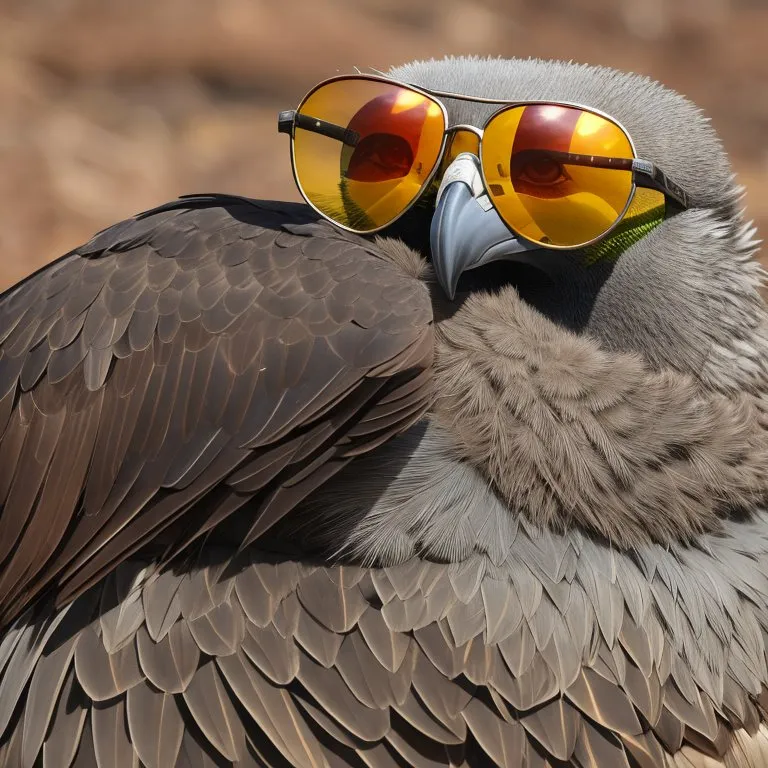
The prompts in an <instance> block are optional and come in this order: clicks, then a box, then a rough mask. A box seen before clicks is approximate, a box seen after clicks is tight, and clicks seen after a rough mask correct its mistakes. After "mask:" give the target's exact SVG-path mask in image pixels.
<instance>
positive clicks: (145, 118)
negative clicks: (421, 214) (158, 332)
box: [0, 0, 768, 288]
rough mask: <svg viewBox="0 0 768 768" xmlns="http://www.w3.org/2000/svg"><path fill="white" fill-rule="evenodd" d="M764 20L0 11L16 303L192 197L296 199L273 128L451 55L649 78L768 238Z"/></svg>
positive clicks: (208, 8) (419, 8)
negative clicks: (573, 64)
mask: <svg viewBox="0 0 768 768" xmlns="http://www.w3.org/2000/svg"><path fill="white" fill-rule="evenodd" d="M767 51H768V0H486V1H485V2H480V0H439V1H438V2H420V1H419V0H284V1H282V2H278V1H277V0H0V288H4V287H6V286H8V285H10V284H11V283H12V282H14V281H16V280H18V279H20V278H21V277H23V276H24V275H26V274H28V273H29V272H31V271H32V270H34V269H35V268H37V267H39V266H40V265H41V264H43V263H45V262H46V261H48V260H50V259H53V258H55V257H56V256H58V255H60V254H61V253H63V252H64V251H66V250H68V249H69V248H72V247H74V246H75V245H77V244H78V243H80V242H82V241H83V240H85V239H87V238H88V237H89V236H90V235H91V234H92V233H93V232H94V231H96V230H98V229H100V228H102V227H104V226H106V225H108V224H110V223H112V222H114V221H117V220H119V219H121V218H124V217H126V216H129V215H130V214H132V213H135V212H137V211H141V210H144V209H146V208H149V207H151V206H153V205H155V204H157V203H160V202H163V201H165V200H168V199H171V198H173V197H176V196H177V195H179V194H183V193H188V192H209V191H220V192H225V191H226V192H234V193H239V194H244V195H248V196H252V197H275V198H281V199H298V197H297V193H296V191H295V189H294V186H293V182H292V179H291V174H290V168H289V162H288V146H287V140H286V138H285V136H280V135H278V134H277V133H276V125H275V123H276V120H275V118H276V113H277V111H278V110H280V109H286V108H291V107H293V106H295V104H296V103H297V101H298V99H299V98H300V97H301V95H302V94H303V92H304V91H305V90H306V89H308V88H309V87H310V86H311V85H313V84H314V83H315V82H316V81H318V80H320V79H322V78H324V77H328V76H331V75H333V74H335V73H337V72H349V71H352V68H353V67H354V66H359V67H361V68H362V67H376V68H382V69H383V68H386V67H388V66H390V65H392V64H397V63H400V62H403V61H407V60H409V59H413V58H417V57H418V58H424V57H431V56H435V57H441V56H443V55H445V54H449V53H453V54H465V53H477V54H491V55H505V56H513V55H514V56H541V57H547V58H564V59H574V60H577V61H586V62H590V63H600V64H607V65H611V66H615V67H619V68H622V69H629V70H634V71H638V72H642V73H645V74H648V75H650V76H652V77H654V78H657V79H659V80H661V81H662V82H664V83H666V84H668V85H670V86H671V87H673V88H675V89H677V90H679V91H681V92H682V93H684V94H686V95H687V96H689V97H690V98H691V99H693V100H694V101H696V102H697V103H698V104H699V105H700V106H701V107H703V108H704V110H705V111H706V112H707V113H708V114H709V115H711V117H712V119H713V121H714V124H715V126H716V128H717V129H718V131H719V132H720V135H721V136H722V138H723V141H724V143H725V146H726V148H727V149H728V150H729V152H730V153H731V157H732V160H733V164H734V167H735V169H736V171H737V173H738V175H739V178H740V180H741V183H742V184H744V185H745V186H746V187H747V198H746V205H747V209H748V211H749V213H750V214H751V216H752V217H753V218H754V219H756V221H757V223H758V228H759V229H760V231H761V233H762V234H763V236H765V235H766V233H768V53H767Z"/></svg>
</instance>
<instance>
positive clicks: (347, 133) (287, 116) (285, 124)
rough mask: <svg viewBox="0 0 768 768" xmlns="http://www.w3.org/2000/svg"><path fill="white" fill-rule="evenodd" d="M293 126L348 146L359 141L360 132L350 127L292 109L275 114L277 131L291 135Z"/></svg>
mask: <svg viewBox="0 0 768 768" xmlns="http://www.w3.org/2000/svg"><path fill="white" fill-rule="evenodd" d="M295 128H302V129H303V130H305V131H312V132H313V133H319V134H321V135H322V136H327V137H328V138H330V139H336V140H337V141H340V142H341V143H342V144H346V145H347V146H349V147H356V146H357V144H358V142H359V141H360V134H359V133H358V132H357V131H353V130H352V129H351V128H344V126H341V125H336V124H335V123H329V122H328V121H327V120H320V119H319V118H317V117H310V116H309V115H301V114H299V113H298V112H296V111H295V110H293V109H290V110H287V111H285V112H281V113H280V114H279V115H278V116H277V131H278V133H287V134H289V135H290V136H293V131H294V129H295Z"/></svg>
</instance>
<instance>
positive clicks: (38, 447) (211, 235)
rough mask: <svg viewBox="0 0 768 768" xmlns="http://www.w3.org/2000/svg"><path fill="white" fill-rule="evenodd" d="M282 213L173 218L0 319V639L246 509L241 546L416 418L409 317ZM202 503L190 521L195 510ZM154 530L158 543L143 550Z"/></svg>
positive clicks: (339, 248) (422, 399)
mask: <svg viewBox="0 0 768 768" xmlns="http://www.w3.org/2000/svg"><path fill="white" fill-rule="evenodd" d="M307 220H308V219H307V215H306V212H305V209H303V208H302V207H299V206H291V205H288V204H286V205H280V204H266V203H255V202H250V201H245V200H240V199H236V198H229V199H226V198H224V199H216V198H211V199H207V198H193V199H187V200H184V201H181V202H179V203H175V204H170V205H168V206H165V207H164V208H161V209H157V210H156V211H152V212H149V213H147V214H144V215H143V216H141V217H139V218H138V219H137V220H134V221H129V222H125V223H123V224H122V225H118V226H117V227H114V228H112V229H109V230H107V231H105V232H103V233H101V234H99V235H97V236H96V237H95V238H94V239H93V240H92V241H91V242H90V243H88V244H87V245H85V246H84V247H83V248H81V249H79V250H77V251H75V252H73V253H72V254H70V255H68V256H65V257H64V258H63V259H61V260H60V261H58V262H57V263H56V264H55V265H54V266H52V267H49V268H47V269H45V270H43V271H42V272H40V273H38V274H37V275H34V276H33V277H31V278H29V279H28V280H26V281H25V282H24V283H23V284H21V285H20V286H18V287H16V288H14V289H12V290H11V291H10V292H9V293H8V294H7V295H6V296H5V297H4V299H3V302H2V305H1V306H0V325H1V326H2V336H3V347H2V358H1V363H2V367H1V368H0V421H1V422H2V428H3V437H2V441H1V442H0V503H2V505H3V509H4V512H3V514H2V515H1V516H0V563H2V572H1V573H0V606H2V608H1V609H0V621H2V623H3V624H7V622H8V621H9V620H10V619H12V618H15V616H16V615H18V614H19V612H20V611H21V610H23V609H24V608H25V607H26V606H27V605H28V604H29V602H30V600H32V599H33V598H35V597H37V596H38V595H40V594H41V593H42V592H44V591H45V590H46V588H48V587H50V586H55V590H56V601H57V603H58V604H63V603H64V602H66V601H67V600H69V599H71V597H72V596H74V595H75V594H77V593H79V592H81V591H82V590H83V589H84V588H86V587H87V586H88V585H90V584H92V583H94V582H95V581H96V580H98V579H100V578H102V577H103V576H104V575H106V574H107V573H109V572H110V571H111V570H112V569H113V568H114V566H115V564H117V563H119V562H121V561H123V560H124V559H125V558H126V557H127V556H128V555H130V554H131V553H132V552H134V551H136V550H137V549H139V548H140V547H142V545H144V544H147V543H148V542H149V541H152V545H153V548H154V550H155V551H157V552H161V551H162V552H166V553H167V554H171V553H172V551H173V549H174V548H176V547H178V546H180V545H183V543H184V542H186V541H190V540H192V539H194V538H196V537H198V536H200V535H202V534H204V533H205V532H206V531H207V530H209V529H210V528H212V527H213V526H214V525H216V524H217V523H219V522H220V521H221V520H223V519H224V518H226V517H227V516H228V515H231V514H232V513H233V512H234V511H235V510H237V509H238V508H240V507H242V506H243V505H244V504H246V503H247V504H249V518H250V519H251V521H252V524H253V528H252V530H247V531H244V532H243V534H244V536H243V539H242V541H241V542H240V543H241V544H242V545H243V546H246V545H247V544H248V543H250V541H252V540H253V539H255V538H256V536H257V535H258V533H259V531H260V530H264V529H266V528H268V527H269V526H270V525H271V524H272V523H273V522H274V521H275V520H277V519H279V518H280V517H281V516H282V515H283V514H285V512H286V511H287V510H288V509H290V508H291V507H292V506H293V505H294V504H296V502H297V501H299V500H300V499H301V498H302V497H303V496H305V495H306V494H307V493H309V492H310V491H311V490H312V489H313V488H314V487H316V486H317V485H318V484H319V483H321V482H322V481H323V480H324V479H327V478H328V477H329V476H330V475H332V474H333V473H334V472H336V471H337V470H338V469H339V468H340V467H342V466H343V465H344V464H345V463H346V462H347V461H349V459H350V458H351V457H352V456H355V455H357V454H360V453H364V452H365V451H368V450H370V449H371V448H373V447H375V446H376V445H378V444H380V443H381V442H383V441H385V440H386V439H387V438H388V437H389V436H391V435H393V434H395V433H397V432H399V431H402V430H403V429H404V428H405V427H407V426H408V425H409V424H411V423H412V422H414V421H416V420H417V419H418V418H419V417H420V416H421V414H422V413H423V412H424V410H425V408H426V406H427V403H428V399H429V394H430V378H429V376H428V375H427V373H428V371H429V365H430V362H431V360H432V353H433V352H432V349H433V342H432V324H431V307H430V303H429V296H428V292H427V290H426V288H425V287H424V285H423V284H421V283H420V282H418V281H417V280H415V279H413V278H410V277H408V276H407V275H404V274H403V273H402V272H401V271H399V270H397V269H396V268H394V267H393V266H392V264H390V263H387V261H386V260H384V259H382V258H381V257H380V256H377V255H376V253H375V252H372V251H371V246H370V245H368V244H366V243H364V242H363V241H359V242H356V241H354V240H351V239H349V238H340V237H339V235H338V234H336V233H335V232H334V230H333V229H331V228H330V227H327V226H325V227H321V226H319V225H316V226H315V228H310V230H309V231H308V232H306V233H305V234H292V233H291V232H289V231H287V229H289V228H291V225H294V224H297V223H300V222H305V223H306V221H307ZM203 500H204V501H203ZM168 526H173V535H172V536H165V537H164V535H163V531H164V530H165V529H167V528H168Z"/></svg>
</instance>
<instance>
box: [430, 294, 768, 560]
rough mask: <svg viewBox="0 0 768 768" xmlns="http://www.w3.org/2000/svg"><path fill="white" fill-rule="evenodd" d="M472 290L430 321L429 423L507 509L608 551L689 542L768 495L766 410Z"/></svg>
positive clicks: (510, 297) (512, 298) (504, 298)
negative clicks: (433, 333)
mask: <svg viewBox="0 0 768 768" xmlns="http://www.w3.org/2000/svg"><path fill="white" fill-rule="evenodd" d="M656 367H657V366H654V365H651V364H649V362H648V361H647V360H643V359H642V358H641V356H640V355H639V354H632V353H626V352H616V351H609V350H606V349H604V348H603V347H601V345H600V344H599V342H598V341H597V340H596V339H594V338H590V337H588V336H577V335H575V334H572V333H570V332H568V331H566V330H564V329H562V328H560V327H558V326H556V325H555V324H553V323H552V322H550V321H549V320H547V319H546V318H544V317H543V316H542V315H541V314H540V313H538V312H536V311H535V310H534V309H532V308H531V307H529V306H527V305H526V304H525V303H524V302H522V301H521V300H520V299H519V297H518V296H517V294H516V292H515V291H514V290H513V289H511V288H506V289H504V290H502V291H500V292H499V293H497V294H487V293H482V294H477V295H475V296H472V297H470V298H469V299H468V300H467V302H466V303H465V304H464V305H463V306H462V308H461V309H460V310H459V311H458V312H457V313H456V314H455V315H454V316H453V317H451V318H450V319H447V320H445V321H443V322H442V323H441V324H440V326H439V332H438V344H437V349H436V376H437V387H436V390H437V392H438V396H437V400H436V402H435V405H434V418H435V419H436V420H437V421H438V423H440V424H441V425H442V426H443V427H444V428H446V429H448V430H449V431H450V432H451V434H452V436H453V439H454V442H455V446H456V451H457V453H458V454H459V455H460V457H461V458H462V459H464V460H465V461H467V462H469V463H470V464H472V465H473V466H475V467H476V468H477V469H478V470H479V471H480V472H481V473H482V474H483V475H484V476H485V477H486V478H487V479H488V480H489V481H490V483H491V484H492V485H493V487H494V488H495V490H496V492H497V493H498V494H499V495H500V496H501V497H502V498H503V499H504V500H505V501H506V503H507V504H508V506H509V508H510V510H511V511H517V512H519V513H521V514H524V515H526V516H527V517H528V518H529V519H531V520H532V521H533V522H535V523H537V524H539V525H542V526H547V527H549V528H552V529H555V530H565V529H567V528H570V527H574V526H577V527H580V528H582V529H586V530H588V531H591V532H594V533H596V534H598V535H600V536H602V537H605V538H606V539H608V540H610V541H612V542H613V543H614V544H616V545H618V546H636V545H637V544H639V543H640V542H643V541H648V540H656V541H662V542H663V541H669V540H684V541H685V540H691V539H692V538H693V537H694V536H695V535H697V534H699V533H700V532H702V531H716V530H717V529H718V527H719V525H720V522H721V519H722V517H724V516H728V515H737V514H743V513H744V512H745V510H748V509H750V508H751V507H753V506H754V505H755V503H759V502H761V501H764V500H765V499H766V498H768V473H767V472H766V468H768V440H766V431H765V430H766V427H767V426H768V420H767V419H766V415H765V405H766V404H765V402H764V400H763V399H762V398H761V397H760V396H758V395H753V394H748V393H745V392H742V393H738V394H733V395H732V396H725V395H723V394H720V393H717V392H713V391H707V390H706V389H705V388H704V387H703V386H702V382H701V380H697V379H695V378H694V377H692V376H686V375H684V374H681V373H679V372H677V371H674V370H672V369H670V368H669V367H665V368H664V369H662V370H654V368H656Z"/></svg>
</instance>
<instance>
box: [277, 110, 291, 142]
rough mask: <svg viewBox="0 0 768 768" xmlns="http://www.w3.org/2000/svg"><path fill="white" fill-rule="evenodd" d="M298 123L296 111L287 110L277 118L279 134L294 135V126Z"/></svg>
mask: <svg viewBox="0 0 768 768" xmlns="http://www.w3.org/2000/svg"><path fill="white" fill-rule="evenodd" d="M295 121H296V110H295V109H286V110H284V111H282V112H280V114H279V115H278V116H277V132H278V133H287V134H288V135H289V136H292V135H293V124H294V122H295Z"/></svg>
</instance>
